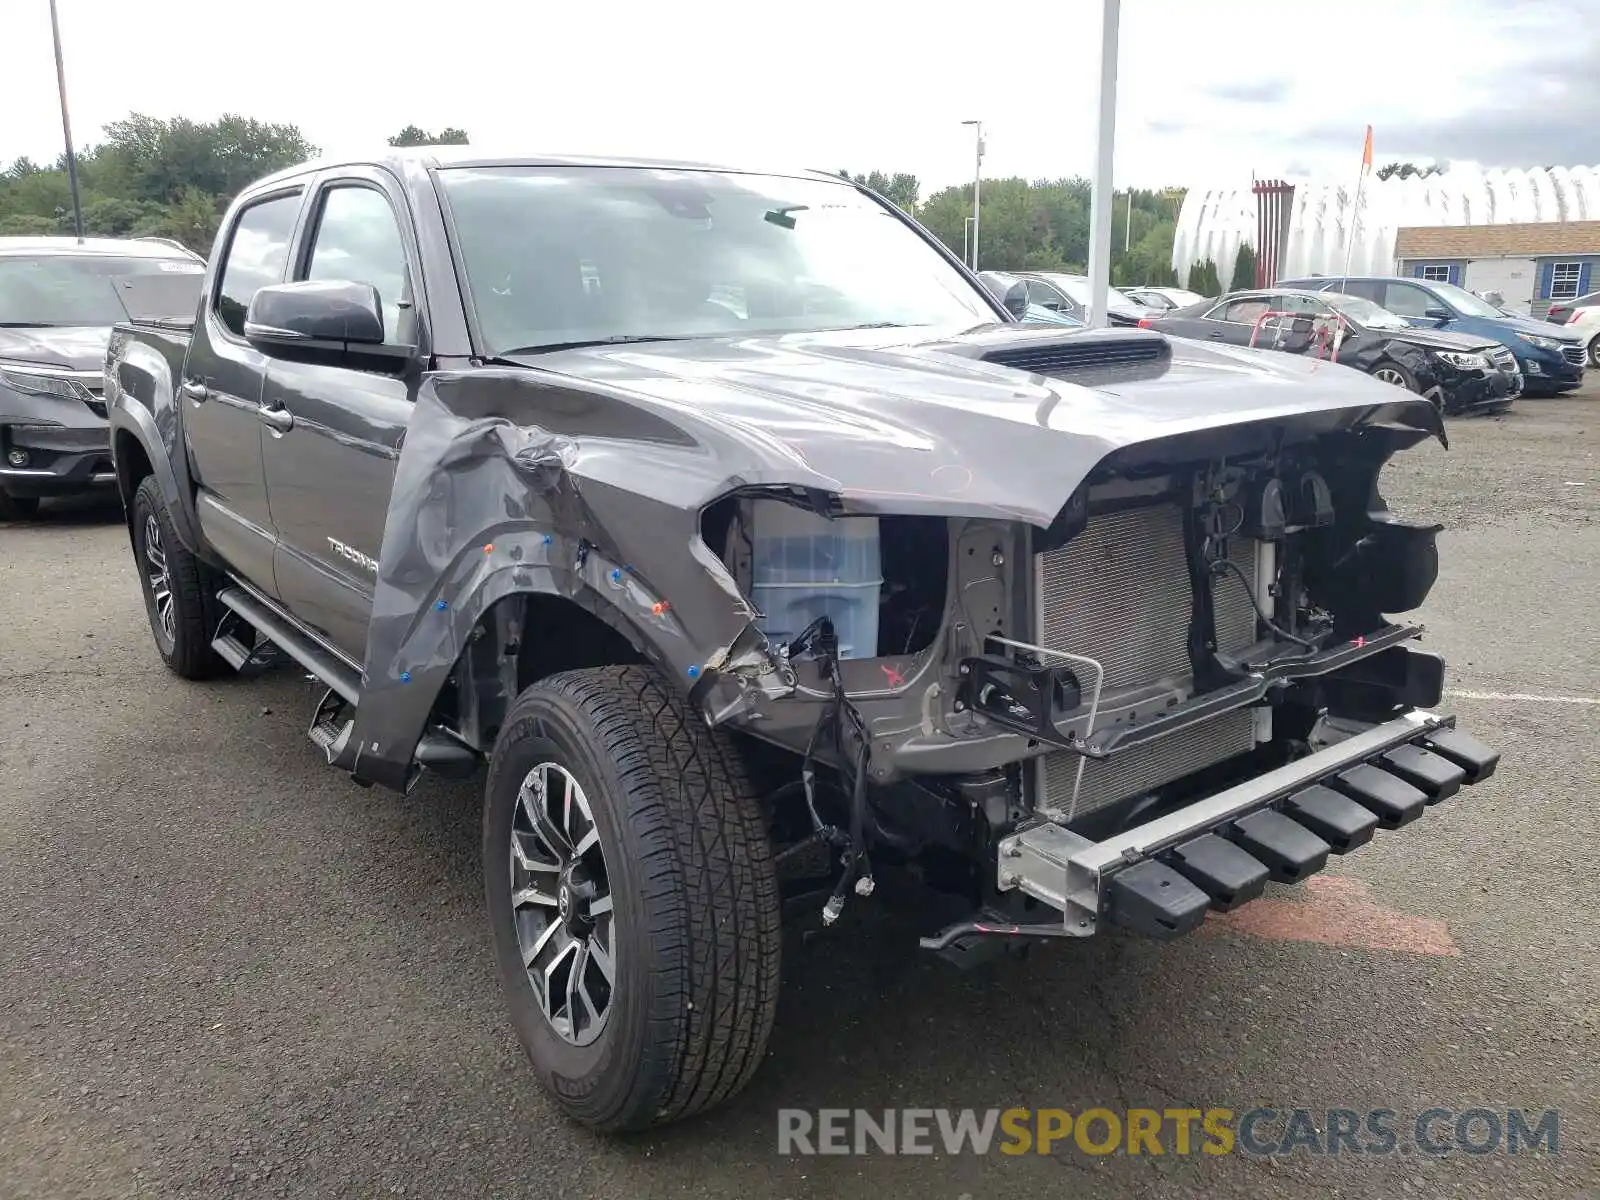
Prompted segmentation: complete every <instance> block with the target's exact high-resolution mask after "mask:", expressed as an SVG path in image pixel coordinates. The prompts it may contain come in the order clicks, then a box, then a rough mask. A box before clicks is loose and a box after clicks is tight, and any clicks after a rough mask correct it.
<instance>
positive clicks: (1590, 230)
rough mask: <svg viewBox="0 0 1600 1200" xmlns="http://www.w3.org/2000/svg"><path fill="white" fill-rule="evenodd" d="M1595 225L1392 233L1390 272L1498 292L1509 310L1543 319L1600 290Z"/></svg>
mask: <svg viewBox="0 0 1600 1200" xmlns="http://www.w3.org/2000/svg"><path fill="white" fill-rule="evenodd" d="M1597 266H1600V221H1541V222H1526V223H1520V224H1516V225H1426V226H1410V227H1407V228H1402V229H1399V230H1397V231H1396V233H1395V271H1396V273H1397V274H1400V275H1411V276H1414V277H1415V278H1418V279H1431V280H1436V281H1439V282H1444V283H1453V284H1456V285H1457V286H1459V287H1464V288H1466V289H1467V290H1468V291H1473V292H1478V293H1480V294H1487V293H1490V292H1498V293H1499V294H1500V296H1501V297H1502V302H1503V303H1504V305H1505V306H1506V307H1507V308H1512V309H1516V310H1519V311H1526V312H1529V313H1530V314H1531V315H1533V316H1535V317H1542V316H1543V315H1544V313H1545V310H1546V309H1548V308H1549V307H1550V305H1551V303H1552V302H1553V301H1560V300H1571V299H1573V298H1574V297H1577V296H1584V295H1588V294H1589V293H1590V292H1593V291H1595V290H1597V289H1600V270H1597V269H1596V268H1597Z"/></svg>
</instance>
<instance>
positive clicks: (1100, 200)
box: [1089, 0, 1133, 326]
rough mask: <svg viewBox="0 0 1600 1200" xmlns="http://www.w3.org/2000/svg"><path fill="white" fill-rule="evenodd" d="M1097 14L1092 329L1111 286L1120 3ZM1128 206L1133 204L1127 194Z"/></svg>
mask: <svg viewBox="0 0 1600 1200" xmlns="http://www.w3.org/2000/svg"><path fill="white" fill-rule="evenodd" d="M1100 13H1101V17H1100V20H1101V25H1100V100H1099V104H1098V109H1099V120H1098V122H1097V123H1096V126H1095V139H1094V141H1095V144H1094V185H1093V189H1092V191H1091V192H1090V201H1089V324H1090V325H1096V326H1103V325H1105V324H1106V291H1107V289H1108V288H1110V286H1111V205H1112V191H1111V159H1112V145H1113V143H1114V141H1115V138H1116V132H1117V22H1118V20H1119V18H1120V17H1121V15H1122V0H1101V9H1100ZM1128 203H1129V205H1130V206H1131V205H1132V203H1133V198H1132V195H1131V194H1130V195H1129V198H1128ZM1131 215H1132V214H1131V212H1130V217H1131Z"/></svg>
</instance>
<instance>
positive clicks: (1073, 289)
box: [1045, 275, 1148, 308]
mask: <svg viewBox="0 0 1600 1200" xmlns="http://www.w3.org/2000/svg"><path fill="white" fill-rule="evenodd" d="M1045 278H1046V279H1048V280H1049V281H1050V282H1051V283H1053V284H1055V285H1056V286H1057V287H1059V288H1060V289H1061V290H1062V291H1064V292H1065V293H1066V294H1067V295H1069V296H1071V297H1072V298H1073V299H1074V300H1076V301H1077V302H1078V303H1079V304H1081V305H1083V306H1084V307H1085V308H1087V307H1088V306H1089V281H1088V280H1087V279H1079V278H1077V277H1075V276H1072V275H1046V276H1045ZM1106 303H1107V304H1108V305H1110V306H1112V307H1116V306H1117V305H1119V304H1120V305H1121V306H1122V307H1123V308H1140V307H1148V306H1143V305H1139V304H1137V303H1135V302H1134V301H1132V300H1129V299H1128V298H1127V297H1126V296H1125V295H1123V294H1122V293H1121V292H1119V291H1117V289H1116V288H1114V287H1108V288H1106Z"/></svg>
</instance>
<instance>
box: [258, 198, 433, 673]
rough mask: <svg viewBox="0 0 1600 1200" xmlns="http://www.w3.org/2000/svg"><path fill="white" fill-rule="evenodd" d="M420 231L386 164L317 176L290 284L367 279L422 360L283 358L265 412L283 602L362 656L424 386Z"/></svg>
mask: <svg viewBox="0 0 1600 1200" xmlns="http://www.w3.org/2000/svg"><path fill="white" fill-rule="evenodd" d="M417 261H418V259H417V253H416V246H415V241H414V232H413V228H412V223H411V220H410V216H409V214H408V210H407V208H406V203H405V197H404V193H403V191H402V190H401V189H400V187H399V186H398V184H397V183H396V182H395V180H394V179H393V178H392V177H391V176H389V175H388V174H387V173H386V172H384V171H381V170H378V169H376V168H361V167H349V168H343V167H342V168H340V169H339V170H338V171H337V172H336V173H330V174H327V175H323V176H321V177H319V178H318V180H317V182H316V184H315V186H314V188H313V193H312V196H311V199H310V207H309V209H308V213H307V218H306V221H305V222H304V225H303V233H302V234H301V237H300V239H299V242H298V244H297V246H296V248H295V252H294V256H293V262H292V266H291V270H290V275H289V278H290V279H292V280H301V279H320V280H344V281H348V282H353V283H369V284H371V285H373V286H374V287H376V288H377V289H378V298H379V301H380V303H381V304H382V307H383V315H384V329H385V341H386V342H387V343H389V345H390V346H402V345H403V346H406V347H410V348H411V350H412V351H413V353H410V354H403V355H389V356H387V357H385V356H375V357H372V358H365V357H363V358H359V359H358V358H354V357H352V358H349V359H346V360H340V361H335V362H329V361H325V360H324V361H306V362H302V361H296V360H294V359H292V358H281V357H274V358H273V359H272V361H271V363H270V365H269V366H268V368H267V382H266V388H265V391H264V393H263V396H262V405H263V408H264V409H265V410H266V411H267V412H268V413H269V414H272V423H271V424H269V425H268V426H267V427H266V429H265V432H264V433H263V436H262V459H263V461H264V463H265V467H266V480H267V493H268V497H269V503H270V505H271V510H272V522H273V525H274V527H275V528H276V530H277V536H278V546H277V560H276V570H277V577H278V588H279V594H280V596H281V598H282V600H283V602H284V604H285V605H286V606H287V607H288V609H289V611H290V612H292V613H293V614H294V615H295V616H296V617H297V618H299V619H300V620H301V621H303V622H304V623H305V624H307V625H309V626H311V627H312V628H313V629H315V630H317V631H318V632H320V633H322V634H323V635H324V636H326V637H327V638H328V639H329V640H330V641H332V642H333V644H334V645H336V646H337V647H339V648H340V649H341V650H343V651H345V652H346V653H347V654H348V655H350V657H351V658H353V659H354V660H355V661H357V662H360V661H362V660H363V659H364V658H365V653H366V642H367V622H368V620H369V618H370V616H371V611H372V591H373V587H374V585H375V583H376V580H377V566H378V554H379V551H380V549H381V547H382V545H383V531H384V524H385V520H386V518H387V516H388V511H389V496H390V493H391V492H392V491H393V488H394V474H395V467H396V465H397V463H398V460H399V457H400V444H401V442H402V440H403V438H404V436H405V431H406V425H407V423H408V422H409V421H410V419H411V413H412V409H413V407H414V400H415V396H416V388H417V385H418V383H419V381H420V378H421V368H422V363H423V361H424V360H423V357H422V345H421V343H422V326H423V322H422V321H421V320H420V319H419V316H418V314H419V311H420V310H422V308H423V306H422V304H421V303H420V289H419V288H417V287H416V286H415V285H414V283H413V281H415V280H419V279H420V273H419V271H418V268H417V266H416V264H417Z"/></svg>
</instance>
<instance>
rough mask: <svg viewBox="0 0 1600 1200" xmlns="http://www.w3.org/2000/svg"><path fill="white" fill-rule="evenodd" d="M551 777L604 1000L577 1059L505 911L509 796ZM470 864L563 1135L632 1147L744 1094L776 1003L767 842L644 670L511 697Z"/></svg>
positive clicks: (734, 780) (739, 768)
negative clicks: (611, 979) (574, 852)
mask: <svg viewBox="0 0 1600 1200" xmlns="http://www.w3.org/2000/svg"><path fill="white" fill-rule="evenodd" d="M550 764H553V767H558V768H560V769H561V770H563V771H565V772H568V773H570V775H571V777H572V779H573V780H575V781H576V782H577V784H578V785H579V786H580V787H581V789H582V792H583V794H584V796H585V797H586V798H587V806H588V808H589V809H590V810H592V813H593V828H594V829H595V830H597V831H598V834H599V839H600V848H601V850H602V851H603V854H604V861H605V870H606V872H607V874H608V876H609V893H610V896H611V908H612V917H611V921H612V924H611V926H610V930H609V933H608V936H609V938H610V941H611V951H612V956H611V957H612V963H613V966H614V970H615V983H614V985H613V986H612V987H611V989H610V993H609V995H610V1009H609V1012H608V1014H607V1016H606V1017H605V1019H604V1021H603V1023H602V1024H600V1026H599V1032H598V1035H597V1036H595V1040H594V1041H592V1042H591V1043H589V1044H587V1045H577V1044H574V1043H573V1041H572V1040H571V1039H570V1038H569V1037H566V1036H564V1035H563V1033H562V1032H560V1030H559V1029H558V1027H557V1024H556V1023H553V1022H552V1019H551V1018H550V1017H547V1016H546V1014H545V1012H544V1010H543V1008H542V1007H541V1005H540V1001H539V995H538V993H537V992H536V991H535V990H534V987H533V985H532V983H531V981H530V979H529V969H528V967H526V966H525V965H524V947H523V946H522V944H521V943H519V940H518V925H517V921H518V916H517V915H516V909H515V908H514V906H513V900H512V889H513V880H512V876H513V873H514V870H515V868H514V867H513V866H512V858H513V853H514V852H513V848H512V838H513V837H514V836H516V835H515V834H514V832H513V826H514V819H516V815H517V814H518V813H519V812H525V811H526V810H525V808H524V803H525V802H524V801H523V800H522V799H521V798H519V792H521V789H522V788H523V785H524V783H525V782H526V781H527V780H529V778H530V776H533V775H535V774H536V770H535V769H536V768H538V769H540V770H543V771H546V772H549V771H551V770H552V769H553V767H552V766H550ZM549 777H550V776H549V775H545V776H541V778H549ZM483 861H484V881H485V893H486V897H487V901H488V910H489V918H490V925H491V930H492V934H493V939H494V948H495V957H496V959H497V962H498V965H499V967H500V973H501V982H502V984H503V987H504V991H505V995H506V999H507V1004H508V1006H509V1009H510V1014H511V1018H512V1021H513V1024H514V1025H515V1026H516V1030H517V1035H518V1037H519V1038H520V1039H521V1041H522V1044H523V1048H524V1049H525V1050H526V1051H527V1054H528V1057H529V1058H530V1059H531V1060H532V1063H533V1065H534V1068H535V1070H536V1072H537V1074H538V1076H539V1079H540V1082H541V1083H542V1084H543V1086H544V1087H545V1089H546V1090H547V1091H548V1092H549V1094H550V1095H551V1096H552V1097H553V1098H554V1099H555V1101H556V1102H557V1103H558V1104H559V1105H560V1106H561V1107H562V1108H563V1109H564V1110H565V1111H566V1112H567V1113H568V1114H569V1115H570V1116H571V1117H573V1118H574V1119H576V1120H577V1121H579V1122H581V1123H583V1124H585V1125H588V1126H590V1127H592V1128H595V1129H598V1130H602V1131H613V1130H624V1129H642V1128H645V1127H647V1126H650V1125H658V1124H665V1123H667V1122H670V1121H675V1120H679V1119H681V1118H684V1117H687V1116H690V1115H692V1114H694V1113H696V1112H700V1111H703V1110H705V1109H709V1108H712V1107H714V1106H716V1105H718V1104H721V1103H722V1102H724V1101H725V1100H727V1099H728V1098H729V1097H731V1096H733V1095H734V1094H735V1093H736V1092H738V1091H739V1090H740V1089H741V1088H743V1087H744V1086H745V1084H747V1083H748V1082H749V1081H750V1078H751V1076H753V1075H754V1074H755V1071H756V1068H757V1067H758V1066H759V1065H760V1062H761V1059H762V1056H763V1054H764V1053H765V1049H766V1044H767V1039H768V1037H769V1035H770V1034H771V1032H772V1023H773V1018H774V1015H775V1014H776V1011H777V1001H778V982H779V981H778V971H779V955H780V926H779V899H778V887H777V880H776V877H775V874H774V871H773V865H772V854H771V847H770V844H769V842H768V838H767V834H766V825H765V821H764V819H763V816H762V812H761V807H760V805H759V803H758V801H757V797H756V794H755V789H754V787H753V786H752V784H751V782H750V778H749V776H748V775H747V773H746V770H745V767H744V765H743V763H742V762H741V760H740V757H739V755H738V752H737V750H736V749H735V747H734V746H733V745H732V743H731V742H730V740H729V738H728V737H727V735H726V734H723V733H719V732H715V731H712V730H710V729H708V728H707V727H706V726H705V723H704V722H703V721H701V720H699V719H697V718H696V717H695V716H694V715H693V714H692V713H691V712H690V710H689V708H688V707H687V705H686V703H685V701H684V699H683V697H682V696H680V695H679V694H678V693H677V692H676V691H675V690H674V689H673V688H672V687H671V686H670V685H669V684H668V683H667V682H666V681H665V680H663V679H662V678H661V676H660V675H659V674H657V673H656V671H655V670H653V669H652V668H650V667H646V666H625V667H602V668H593V669H585V670H577V671H565V672H562V673H560V674H557V675H552V676H549V677H548V678H546V679H543V680H541V681H540V682H539V683H537V684H535V685H533V686H532V687H530V688H528V689H527V690H526V691H524V692H523V693H522V695H521V696H519V697H518V699H517V701H516V703H515V704H514V705H513V706H512V709H511V712H510V713H509V715H508V716H507V719H506V721H505V724H504V726H503V727H502V729H501V731H500V734H499V737H498V738H497V740H496V742H495V747H494V750H493V753H492V755H491V757H490V762H489V777H488V783H487V785H486V788H485V793H484V814H483ZM561 911H562V912H563V914H564V913H565V911H566V909H565V901H564V900H563V907H562V910H561ZM554 919H555V918H553V917H552V918H550V920H554ZM536 969H538V968H536ZM547 987H548V985H547Z"/></svg>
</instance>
